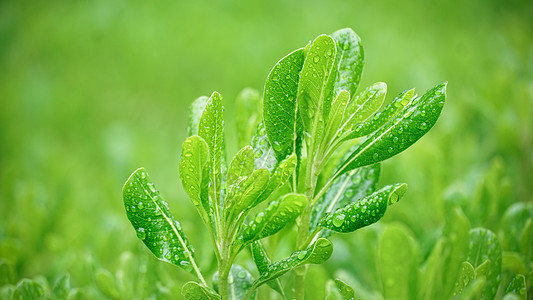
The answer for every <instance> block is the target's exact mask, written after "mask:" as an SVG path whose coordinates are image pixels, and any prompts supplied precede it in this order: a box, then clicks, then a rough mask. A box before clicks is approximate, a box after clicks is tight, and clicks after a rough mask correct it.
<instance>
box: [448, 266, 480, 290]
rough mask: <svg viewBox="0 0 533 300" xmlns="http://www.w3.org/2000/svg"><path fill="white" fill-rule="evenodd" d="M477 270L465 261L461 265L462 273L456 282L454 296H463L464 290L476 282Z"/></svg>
mask: <svg viewBox="0 0 533 300" xmlns="http://www.w3.org/2000/svg"><path fill="white" fill-rule="evenodd" d="M474 274H475V270H474V267H473V266H472V264H470V263H469V262H467V261H465V262H463V264H462V265H461V271H460V272H459V276H458V277H457V280H456V281H455V286H454V289H453V296H457V295H461V294H462V293H463V291H464V289H465V288H466V287H467V286H468V285H469V284H470V282H472V281H473V280H474Z"/></svg>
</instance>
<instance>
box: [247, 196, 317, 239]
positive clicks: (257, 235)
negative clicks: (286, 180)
mask: <svg viewBox="0 0 533 300" xmlns="http://www.w3.org/2000/svg"><path fill="white" fill-rule="evenodd" d="M306 205H307V197H305V196H304V195H302V194H287V195H285V196H283V197H281V198H280V199H279V200H275V201H272V202H270V203H269V205H268V207H267V208H266V209H265V210H263V211H261V212H259V213H258V214H257V215H255V217H254V218H253V219H252V221H250V223H248V224H247V225H246V226H245V227H244V228H243V236H242V238H243V243H245V244H247V243H251V242H253V241H256V240H260V239H262V238H264V237H267V236H269V235H273V234H275V233H276V232H278V231H280V230H281V229H282V228H283V227H285V225H287V223H289V222H291V221H293V220H294V219H296V218H297V217H298V216H299V215H300V213H301V212H302V210H303V209H304V208H305V206H306Z"/></svg>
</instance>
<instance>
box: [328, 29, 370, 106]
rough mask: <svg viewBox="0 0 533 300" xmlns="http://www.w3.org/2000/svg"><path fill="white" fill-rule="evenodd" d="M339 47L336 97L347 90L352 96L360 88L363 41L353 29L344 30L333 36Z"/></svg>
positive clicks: (363, 54)
mask: <svg viewBox="0 0 533 300" xmlns="http://www.w3.org/2000/svg"><path fill="white" fill-rule="evenodd" d="M331 37H332V38H333V39H334V40H335V45H336V47H337V57H336V61H335V72H334V74H335V84H334V88H333V93H334V95H338V94H339V92H340V91H342V90H346V91H348V92H349V93H350V95H351V96H354V95H355V91H356V90H357V87H358V86H359V81H360V80H361V74H362V73H363V65H364V60H365V53H364V50H363V45H362V43H361V39H360V38H359V36H357V34H355V32H354V31H353V30H352V29H351V28H344V29H340V30H337V31H335V32H334V33H332V34H331Z"/></svg>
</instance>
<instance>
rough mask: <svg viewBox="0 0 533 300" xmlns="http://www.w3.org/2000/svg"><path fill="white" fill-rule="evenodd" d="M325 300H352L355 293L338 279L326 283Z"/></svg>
mask: <svg viewBox="0 0 533 300" xmlns="http://www.w3.org/2000/svg"><path fill="white" fill-rule="evenodd" d="M327 288H328V296H327V300H335V299H337V300H353V299H354V298H355V291H354V290H353V288H352V287H351V286H349V285H348V284H346V283H345V282H344V281H342V280H340V279H335V280H330V281H328V287H327Z"/></svg>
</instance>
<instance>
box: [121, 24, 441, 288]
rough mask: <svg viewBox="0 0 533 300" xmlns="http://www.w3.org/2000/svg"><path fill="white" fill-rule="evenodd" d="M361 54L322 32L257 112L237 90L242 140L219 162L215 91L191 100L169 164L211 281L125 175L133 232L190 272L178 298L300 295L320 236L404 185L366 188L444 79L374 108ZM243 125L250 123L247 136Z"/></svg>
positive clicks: (352, 224) (368, 215)
mask: <svg viewBox="0 0 533 300" xmlns="http://www.w3.org/2000/svg"><path fill="white" fill-rule="evenodd" d="M363 61H364V52H363V48H362V45H361V42H360V39H359V37H358V36H357V35H356V34H355V33H354V32H353V31H352V30H351V29H341V30H339V31H336V32H334V33H333V34H331V35H321V36H319V37H317V38H316V39H315V40H314V41H313V42H311V43H309V44H308V45H307V46H306V47H304V48H300V49H297V50H295V51H293V52H291V53H290V54H288V55H287V56H285V57H284V58H282V59H281V60H280V61H279V62H278V63H277V64H276V65H275V66H274V67H273V69H272V71H271V72H270V74H269V75H268V77H267V81H266V84H265V90H264V94H263V99H262V114H261V111H258V109H257V108H259V103H260V102H261V98H260V96H259V95H258V93H256V92H254V91H252V90H245V92H243V93H242V94H241V95H240V97H239V99H238V101H237V110H238V111H239V114H238V115H237V127H238V132H237V134H238V140H239V141H241V143H244V142H242V141H247V140H250V145H245V146H244V147H243V148H242V149H241V150H239V151H238V152H237V154H236V155H235V156H234V157H233V159H232V160H231V162H230V163H229V164H227V162H226V153H225V142H224V123H223V108H222V97H221V95H220V94H219V93H217V92H214V93H213V94H212V95H211V96H210V97H200V98H198V99H197V100H195V101H194V102H193V104H192V105H191V109H190V115H189V135H190V136H189V138H187V139H186V140H185V142H184V143H183V149H182V157H181V162H180V165H179V169H180V176H181V180H182V184H183V187H184V189H185V191H186V192H187V194H188V195H189V197H190V198H191V200H192V202H193V204H194V205H195V207H196V209H197V211H198V213H199V215H200V216H201V218H202V220H203V222H204V224H205V226H206V228H207V230H208V231H209V235H210V237H211V242H212V244H213V250H214V253H215V256H216V259H217V263H218V271H217V273H216V274H215V276H214V277H213V287H212V288H211V287H210V285H208V283H207V280H206V279H205V278H204V276H203V275H202V272H201V270H200V268H199V267H198V264H197V263H196V258H195V254H194V249H193V248H192V246H191V245H190V244H189V242H188V239H187V237H186V236H185V234H184V232H183V229H182V228H181V225H180V223H179V222H178V221H176V220H175V219H174V217H173V216H172V215H171V213H170V210H169V208H168V205H167V203H166V202H165V201H164V200H163V199H162V198H161V196H160V194H159V192H158V191H157V189H156V188H155V186H154V184H153V183H152V182H151V180H150V178H149V176H148V174H147V172H146V171H145V170H144V169H143V168H140V169H138V170H136V171H135V172H134V173H133V174H132V175H131V176H130V178H129V179H128V180H127V182H126V184H125V185H124V190H123V193H124V204H125V207H126V211H127V216H128V218H129V220H130V221H131V223H132V225H133V227H134V228H135V230H136V231H137V235H138V237H139V238H140V239H141V240H142V241H143V242H144V243H145V245H146V246H147V247H148V248H149V249H150V250H151V251H152V252H153V253H154V255H155V256H156V257H157V258H159V259H160V260H163V261H167V262H170V263H173V264H175V265H177V266H179V267H181V268H183V269H185V270H186V271H189V272H191V273H192V274H194V275H195V276H196V277H197V279H198V281H197V282H192V281H191V282H188V283H187V284H185V285H184V286H183V289H182V294H183V296H184V297H185V298H187V299H220V298H222V299H228V298H230V299H245V298H254V297H255V292H256V289H257V288H258V287H259V286H261V285H263V284H265V283H266V284H268V285H269V286H270V287H271V288H272V289H274V290H275V291H277V292H278V293H279V294H280V295H281V296H282V297H285V294H286V293H288V292H291V293H292V296H293V297H294V298H296V299H303V298H304V284H305V274H306V271H307V266H308V265H309V264H321V263H323V262H325V261H326V260H327V259H328V258H329V257H330V256H331V254H332V251H333V246H332V244H331V242H330V241H329V240H328V239H327V237H328V236H329V235H331V234H332V233H334V232H340V233H348V232H353V231H355V230H357V229H359V228H362V227H365V226H368V225H370V224H373V223H375V222H377V221H378V220H379V219H380V218H381V217H382V216H383V215H384V214H385V212H386V210H387V207H388V206H389V205H391V204H393V203H395V202H397V201H398V200H399V199H400V198H402V197H403V195H404V194H405V192H406V190H407V186H406V185H405V184H394V185H389V186H385V187H383V188H381V189H377V182H378V179H379V174H380V165H379V163H380V162H381V161H383V160H386V159H388V158H390V157H392V156H394V155H396V154H398V153H400V152H402V151H403V150H405V149H407V148H408V147H409V146H411V145H412V144H413V143H415V142H416V141H417V140H418V139H420V138H421V137H422V136H423V135H424V134H426V133H427V132H428V131H429V130H430V129H431V127H433V125H434V124H435V122H436V121H437V118H438V116H439V115H440V112H441V110H442V107H443V105H444V101H445V91H446V84H445V83H444V84H439V85H437V86H435V87H434V88H432V89H430V90H428V91H427V92H426V93H424V94H423V95H422V96H417V95H416V94H415V92H414V89H411V90H407V91H404V92H402V93H400V94H399V95H398V96H397V97H396V98H394V100H392V102H390V103H388V104H386V105H384V103H385V95H386V90H387V86H386V84H384V83H375V84H373V85H371V86H369V87H367V88H366V89H364V90H363V91H361V92H359V93H356V91H357V90H358V86H359V81H360V78H361V73H362V69H363ZM261 115H262V117H261ZM260 120H262V122H259V121H260ZM250 128H256V130H255V134H254V135H253V137H251V139H250V135H251V130H250ZM252 212H253V215H252ZM293 224H295V225H296V227H297V236H296V245H295V248H294V252H292V254H290V255H289V256H288V257H287V258H285V259H282V260H280V261H276V262H271V261H270V259H269V255H268V254H267V250H266V248H267V247H264V246H263V242H264V241H265V239H266V238H268V237H269V236H272V235H274V234H276V233H278V232H280V230H282V229H283V228H285V227H286V226H289V225H293ZM284 232H285V234H287V233H286V232H287V231H285V230H284ZM246 248H248V249H250V252H251V256H252V258H253V260H254V262H255V264H256V266H257V273H256V274H257V275H256V276H253V275H252V274H251V273H250V272H249V271H248V270H246V269H245V268H243V267H242V266H240V265H237V264H234V262H235V259H236V257H237V255H238V254H239V253H241V252H242V251H243V250H244V249H246ZM271 248H272V247H269V250H270V251H272V250H275V249H271ZM291 270H293V271H294V272H293V273H294V283H293V290H292V291H286V290H285V289H284V287H283V286H282V283H281V281H280V280H279V277H280V276H282V275H283V274H285V273H287V272H289V271H291ZM254 277H255V278H254ZM330 286H333V287H337V288H338V292H337V293H336V294H337V295H338V296H339V297H341V298H346V299H349V298H351V297H353V290H352V289H351V288H350V287H348V286H347V285H346V284H345V283H343V282H342V281H340V280H337V281H335V282H333V281H332V283H331V285H330Z"/></svg>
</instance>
